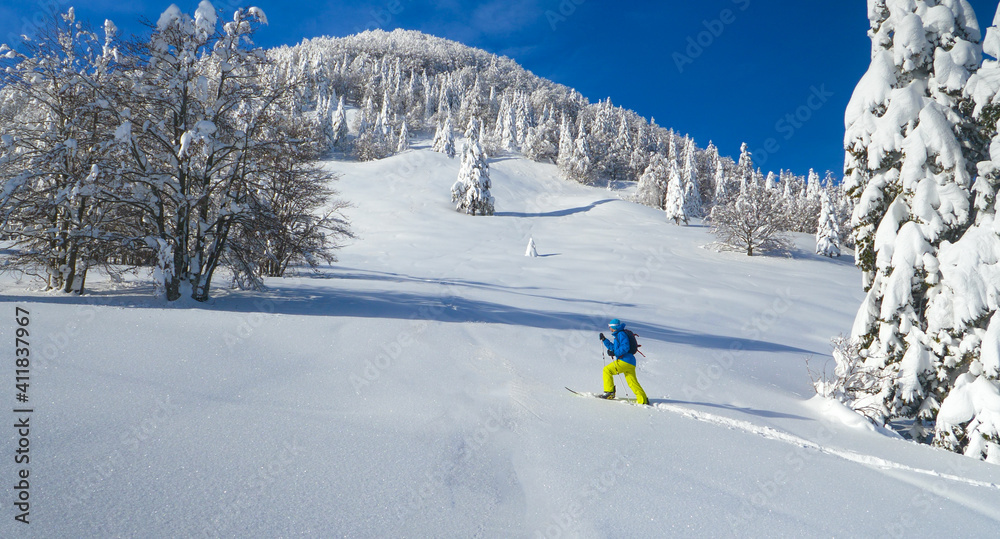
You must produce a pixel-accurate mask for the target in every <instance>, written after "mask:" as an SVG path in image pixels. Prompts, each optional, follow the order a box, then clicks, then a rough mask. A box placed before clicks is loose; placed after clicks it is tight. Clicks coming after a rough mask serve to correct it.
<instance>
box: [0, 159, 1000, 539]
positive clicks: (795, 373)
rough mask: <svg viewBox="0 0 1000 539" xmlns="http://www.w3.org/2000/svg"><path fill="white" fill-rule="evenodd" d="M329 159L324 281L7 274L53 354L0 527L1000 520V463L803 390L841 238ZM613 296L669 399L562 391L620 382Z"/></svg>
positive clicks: (268, 528)
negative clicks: (760, 247)
mask: <svg viewBox="0 0 1000 539" xmlns="http://www.w3.org/2000/svg"><path fill="white" fill-rule="evenodd" d="M328 166H329V167H330V168H331V169H332V170H335V171H337V172H339V173H341V174H342V180H341V181H340V182H339V184H338V185H337V188H338V189H339V190H340V191H341V193H342V194H343V196H344V197H345V198H347V199H349V200H351V201H352V202H354V204H355V206H356V207H355V208H354V209H353V210H351V212H350V215H351V217H352V219H353V222H354V227H355V230H356V232H358V234H359V236H360V238H359V240H358V241H357V242H356V243H354V244H353V245H350V246H348V247H346V248H345V249H343V251H342V252H341V253H340V258H341V260H340V262H339V263H338V264H337V265H336V266H335V267H333V268H330V269H329V271H327V272H325V273H323V274H321V275H310V274H304V275H302V276H299V277H294V278H288V279H281V280H272V281H270V282H269V283H268V284H269V286H270V290H269V291H267V292H263V293H246V292H230V293H221V294H220V295H219V296H218V297H217V298H216V299H215V300H213V301H212V302H211V303H210V304H208V305H191V304H184V305H182V306H176V307H175V306H168V305H165V304H163V303H161V302H159V301H157V300H151V299H150V298H149V295H148V294H149V292H150V290H149V289H148V288H147V287H145V286H144V285H142V284H141V283H140V284H135V285H132V286H130V287H126V286H123V285H117V286H115V287H111V286H110V285H107V284H105V285H103V291H101V290H102V285H101V283H97V284H95V285H94V286H95V290H97V292H96V293H95V294H94V295H92V296H89V297H85V298H71V297H66V296H63V295H57V294H42V293H38V292H33V291H31V290H27V289H26V288H27V285H26V284H20V283H16V282H13V281H11V280H10V279H9V278H8V279H7V280H5V281H4V283H3V290H2V292H3V296H0V301H3V302H4V304H5V306H4V309H5V312H7V313H8V314H9V315H10V317H11V318H10V319H11V320H12V319H13V313H14V309H15V306H20V307H22V308H24V309H27V310H29V311H30V313H31V326H30V327H31V331H32V339H33V343H32V347H33V348H32V349H33V353H34V354H35V356H34V357H35V358H36V359H35V363H34V365H33V370H32V385H31V387H30V398H31V402H30V404H31V406H32V407H33V409H34V413H33V416H32V419H31V421H32V431H31V463H30V470H31V475H30V477H31V478H32V482H31V521H32V523H31V524H30V525H27V526H26V525H24V524H21V523H18V522H15V521H14V519H13V516H14V508H13V506H12V504H11V499H12V490H11V485H13V484H14V482H15V477H14V473H15V471H14V470H15V466H14V465H13V464H12V461H13V454H14V451H15V445H16V444H17V443H18V441H17V439H16V436H14V433H13V432H12V431H11V432H8V435H6V436H4V437H3V440H2V447H0V454H2V455H3V459H4V461H5V462H6V464H5V465H4V467H3V468H2V472H0V473H2V474H3V477H2V478H0V480H2V482H3V483H4V484H5V485H7V486H6V487H5V488H6V489H7V493H8V494H7V500H8V501H7V502H6V503H4V504H3V507H4V509H3V523H2V524H0V536H3V537H188V536H211V537H214V536H225V537H306V536H309V537H334V536H345V537H573V536H580V537H613V536H614V537H622V536H649V537H729V536H737V537H760V536H772V537H777V536H781V537H831V536H835V537H862V536H864V537H885V536H889V537H897V536H898V537H901V536H916V535H920V536H935V535H937V536H952V537H954V536H977V535H983V534H985V533H990V531H992V530H994V529H995V528H996V526H997V524H998V522H1000V468H997V467H996V466H993V465H989V464H986V463H982V462H979V461H974V460H972V459H968V458H964V457H961V456H958V455H954V454H951V453H948V452H945V451H940V450H935V449H932V448H929V447H926V446H918V445H916V444H912V443H908V442H905V441H902V440H899V439H896V438H893V437H891V436H889V435H886V434H885V433H880V432H876V431H875V429H872V428H870V427H869V426H868V425H867V424H866V423H864V422H862V421H860V420H859V419H858V417H857V416H855V415H853V414H852V413H851V412H848V411H846V410H844V409H843V408H840V407H838V406H837V405H835V404H832V403H827V402H821V401H817V400H816V399H813V398H811V397H812V395H813V393H812V390H811V386H810V382H809V377H808V373H807V371H806V366H805V360H806V359H807V358H812V365H813V366H814V367H817V366H821V365H822V364H823V362H824V361H826V359H827V358H828V354H829V339H830V337H831V336H834V335H837V334H838V333H840V332H842V331H844V330H846V329H847V328H848V327H849V326H850V323H851V321H852V318H853V315H854V312H855V311H856V308H857V305H858V304H859V302H860V300H861V297H862V295H861V292H860V290H859V281H860V279H859V275H858V273H857V271H856V270H855V269H854V268H853V266H852V265H851V261H850V260H849V259H846V258H845V259H839V260H838V259H832V260H831V259H825V258H822V257H817V256H814V255H811V254H809V252H810V251H809V249H810V248H811V245H810V244H809V239H808V238H801V239H800V240H801V243H802V247H803V249H802V250H801V252H800V253H799V254H798V255H797V256H795V257H794V258H765V257H754V258H748V257H746V256H743V255H740V254H736V253H717V252H714V251H712V250H709V249H705V248H704V247H703V246H704V245H706V244H708V243H710V242H711V241H712V237H711V235H710V234H709V233H708V229H707V228H705V227H702V226H697V225H695V226H691V227H677V226H674V225H672V224H668V223H667V222H666V221H665V219H664V218H663V215H662V213H661V212H658V211H655V210H652V209H650V208H646V207H642V206H638V205H635V204H631V203H628V202H625V201H622V200H620V199H619V198H618V197H617V196H616V195H615V194H614V193H612V192H609V191H607V190H602V189H593V188H587V187H582V186H578V185H575V184H570V183H567V182H564V181H562V180H560V179H558V178H557V176H556V170H555V167H553V166H551V165H543V164H537V163H532V162H528V161H525V160H523V159H521V158H516V157H507V156H501V157H500V158H497V159H494V160H492V162H491V177H492V180H493V185H494V188H493V195H494V196H495V197H496V201H497V211H498V214H497V215H496V216H494V217H469V216H466V215H462V214H459V213H456V212H454V211H453V207H452V205H451V203H450V200H449V189H450V187H451V184H452V183H453V182H454V181H455V178H456V176H457V172H458V166H459V161H458V160H457V159H455V160H449V159H447V158H446V157H445V156H443V155H441V154H437V153H433V152H430V151H428V150H427V149H426V145H421V146H420V147H419V148H418V149H416V150H413V151H409V152H406V153H404V154H401V155H398V156H395V157H392V158H389V159H386V160H383V161H378V162H369V163H348V162H331V163H329V165H328ZM529 238H534V241H535V243H536V246H537V250H538V254H539V256H538V257H537V258H534V257H525V256H524V252H525V248H526V246H527V244H528V240H529ZM611 317H617V318H621V319H623V320H625V321H626V322H627V323H628V325H629V327H630V328H632V329H634V330H635V331H636V332H637V333H638V334H639V336H640V342H641V343H642V344H643V347H642V351H643V352H644V353H645V356H646V357H645V358H642V357H640V358H639V359H640V366H639V379H640V381H641V383H642V384H643V386H644V388H645V390H646V392H647V393H648V394H649V396H650V397H651V399H652V402H653V404H654V406H653V407H636V406H628V405H625V404H621V403H613V402H604V401H600V400H597V399H583V398H579V397H576V396H574V395H572V394H571V393H569V392H567V391H566V390H565V389H564V386H568V387H571V388H573V389H576V390H580V391H599V390H600V389H601V387H600V386H601V377H600V374H601V367H602V365H603V362H604V359H603V358H602V357H601V347H600V344H599V343H598V340H597V334H598V332H600V331H606V329H605V328H606V323H607V320H608V319H609V318H611ZM3 327H4V339H5V342H8V343H12V342H13V324H12V323H7V324H4V326H3ZM10 346H12V344H11V345H10ZM12 353H13V351H11V354H12ZM9 357H12V356H9ZM7 365H11V363H10V362H8V363H7ZM13 376H14V373H13V367H9V368H8V369H7V370H6V373H5V374H4V377H5V378H4V379H5V380H7V387H8V388H9V393H8V394H9V396H10V397H11V398H12V397H13V394H14V391H13ZM619 392H620V393H622V394H624V393H626V392H627V390H626V386H625V384H624V383H623V382H622V381H619ZM8 402H12V400H10V401H8ZM5 414H6V416H7V420H6V422H7V423H10V424H13V421H14V415H13V414H11V413H10V412H6V413H5Z"/></svg>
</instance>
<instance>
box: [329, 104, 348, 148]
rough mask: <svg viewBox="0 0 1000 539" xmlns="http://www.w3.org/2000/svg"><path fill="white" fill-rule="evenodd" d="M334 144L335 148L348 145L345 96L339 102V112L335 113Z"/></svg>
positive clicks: (332, 128)
mask: <svg viewBox="0 0 1000 539" xmlns="http://www.w3.org/2000/svg"><path fill="white" fill-rule="evenodd" d="M331 131H332V132H333V137H332V143H333V146H334V147H335V148H341V147H343V146H344V144H346V143H347V137H348V131H347V112H346V111H345V110H344V96H340V100H339V101H338V102H337V110H336V111H335V112H334V113H333V124H332V126H331Z"/></svg>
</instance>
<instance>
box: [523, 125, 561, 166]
mask: <svg viewBox="0 0 1000 539" xmlns="http://www.w3.org/2000/svg"><path fill="white" fill-rule="evenodd" d="M523 151H524V156H525V157H527V158H528V159H531V160H532V161H543V160H551V159H552V157H554V156H555V154H556V148H555V146H553V145H552V143H551V142H549V141H548V140H546V138H545V133H544V128H543V127H542V126H538V127H529V128H528V134H527V136H526V137H524V148H523Z"/></svg>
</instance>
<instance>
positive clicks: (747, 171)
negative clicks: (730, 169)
mask: <svg viewBox="0 0 1000 539" xmlns="http://www.w3.org/2000/svg"><path fill="white" fill-rule="evenodd" d="M734 175H735V180H736V182H738V184H739V186H740V193H743V192H745V191H746V189H747V187H748V186H749V185H750V184H751V183H753V175H754V170H753V157H751V155H750V149H749V147H748V146H747V143H746V142H744V143H743V145H742V146H740V160H739V161H738V162H737V163H736V171H735V173H734Z"/></svg>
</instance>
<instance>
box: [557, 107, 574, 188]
mask: <svg viewBox="0 0 1000 539" xmlns="http://www.w3.org/2000/svg"><path fill="white" fill-rule="evenodd" d="M572 157H573V129H572V127H570V125H569V117H568V116H566V115H565V114H563V116H562V123H561V124H560V127H559V153H558V154H557V156H556V165H558V166H559V170H561V171H563V174H565V171H566V170H567V167H569V162H570V159H572Z"/></svg>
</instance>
